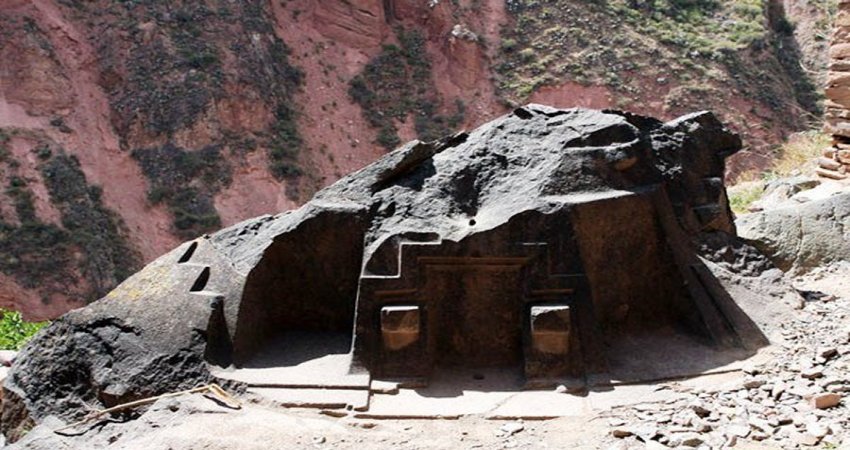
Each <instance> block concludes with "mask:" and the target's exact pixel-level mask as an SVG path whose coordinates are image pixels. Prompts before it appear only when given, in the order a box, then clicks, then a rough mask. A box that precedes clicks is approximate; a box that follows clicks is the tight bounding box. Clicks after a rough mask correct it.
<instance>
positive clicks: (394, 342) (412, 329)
mask: <svg viewBox="0 0 850 450" xmlns="http://www.w3.org/2000/svg"><path fill="white" fill-rule="evenodd" d="M419 321H420V318H419V307H418V306H414V305H403V306H384V307H383V308H381V337H382V339H383V341H384V348H386V349H387V350H401V349H403V348H405V347H407V346H409V345H411V344H413V343H414V342H416V341H418V340H419Z"/></svg>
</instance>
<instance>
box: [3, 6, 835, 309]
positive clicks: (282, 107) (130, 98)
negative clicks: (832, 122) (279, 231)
mask: <svg viewBox="0 0 850 450" xmlns="http://www.w3.org/2000/svg"><path fill="white" fill-rule="evenodd" d="M828 5H829V2H827V1H825V0H785V1H784V3H783V1H780V0H733V1H716V0H609V1H607V2H592V1H587V0H381V1H379V0H327V1H325V0H323V1H321V2H317V1H311V0H280V1H274V2H266V1H261V0H245V1H240V2H232V1H225V0H206V1H200V2H198V1H192V2H190V1H168V2H166V1H161V0H120V1H115V0H88V1H84V0H0V184H2V189H0V307H6V308H15V309H23V310H24V311H25V312H26V313H27V315H28V316H29V317H30V318H36V319H40V318H46V317H52V316H55V315H57V314H59V313H61V312H64V311H66V310H67V309H69V308H70V307H73V306H75V305H81V304H83V303H85V302H87V301H90V300H92V299H94V298H96V297H99V296H101V295H102V294H103V293H105V292H107V291H108V290H109V289H110V288H111V287H113V286H114V285H115V284H116V283H117V282H119V281H120V280H122V279H123V278H124V277H125V276H126V275H127V274H129V273H131V272H132V271H133V270H135V269H137V268H138V267H140V265H141V264H142V263H144V262H146V261H149V260H151V259H153V258H154V257H155V256H157V255H159V254H161V253H163V252H164V251H166V250H167V249H169V248H172V247H174V246H175V245H176V244H177V243H178V242H180V241H181V240H184V239H187V238H190V237H193V236H196V235H199V234H203V233H206V232H209V231H212V230H214V229H217V228H219V227H221V226H223V225H229V224H233V223H235V222H238V221H240V220H242V219H245V218H248V217H252V216H256V215H260V214H264V213H275V212H278V211H282V210H286V209H291V208H293V207H295V206H297V205H298V204H299V203H300V202H301V201H302V200H304V199H306V198H307V197H309V195H310V194H311V193H312V192H314V191H315V190H316V189H317V188H318V187H321V186H324V185H327V184H329V183H330V182H332V181H334V180H336V179H337V178H339V177H340V176H341V175H342V174H344V173H347V172H349V171H351V170H353V169H356V168H359V167H361V166H363V165H365V164H366V163H368V162H370V161H372V160H374V159H375V158H376V157H378V156H379V155H381V154H383V153H385V152H386V151H387V150H388V149H391V148H393V147H394V146H395V145H397V144H398V143H399V142H403V141H406V140H408V139H412V138H417V137H418V138H420V139H433V138H436V137H438V136H442V135H444V134H446V133H448V132H450V131H452V130H455V129H458V128H469V127H472V126H474V125H477V124H480V123H483V122H484V121H485V120H487V119H490V118H493V117H495V116H497V115H499V114H501V113H503V112H505V111H506V110H508V109H509V108H511V107H512V106H514V105H516V104H521V103H525V102H527V101H534V102H539V103H548V104H552V105H554V106H559V107H569V106H592V107H616V108H625V109H630V110H634V111H636V112H640V113H646V114H651V115H655V116H658V117H661V118H672V117H674V116H676V115H679V114H680V113H683V112H687V111H690V110H696V109H706V108H710V109H714V110H716V111H717V112H718V113H719V115H720V116H721V117H722V118H723V120H724V121H725V122H727V123H730V124H731V125H732V126H733V127H734V128H736V129H737V130H738V131H740V132H742V133H743V134H744V136H745V141H746V143H747V145H748V147H747V149H746V150H745V151H744V152H742V154H741V155H739V156H738V157H737V159H735V160H734V161H733V163H732V167H731V171H730V174H731V175H734V174H737V173H740V172H741V171H744V170H747V169H751V168H759V167H763V166H765V165H766V164H767V163H768V162H769V160H770V154H771V150H772V147H773V145H775V144H776V143H778V142H780V141H781V140H782V139H783V138H784V136H785V135H786V134H787V133H790V132H792V131H797V130H800V129H803V128H806V127H807V125H808V124H809V123H810V122H811V121H812V120H813V119H814V118H816V117H817V116H818V114H819V108H818V95H817V89H816V86H817V83H818V76H819V73H820V71H821V70H822V66H823V65H824V63H823V60H824V59H823V58H821V55H822V53H823V47H824V45H825V43H826V34H827V30H828V28H829V17H830V11H829V6H828Z"/></svg>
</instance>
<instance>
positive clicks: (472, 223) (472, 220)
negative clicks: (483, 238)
mask: <svg viewBox="0 0 850 450" xmlns="http://www.w3.org/2000/svg"><path fill="white" fill-rule="evenodd" d="M475 223H476V222H475V219H470V220H469V226H471V227H474V226H475Z"/></svg>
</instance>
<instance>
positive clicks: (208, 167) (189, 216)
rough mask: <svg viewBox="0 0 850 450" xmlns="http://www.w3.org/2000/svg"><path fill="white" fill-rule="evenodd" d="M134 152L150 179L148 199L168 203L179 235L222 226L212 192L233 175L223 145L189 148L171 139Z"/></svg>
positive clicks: (194, 233)
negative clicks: (224, 154)
mask: <svg viewBox="0 0 850 450" xmlns="http://www.w3.org/2000/svg"><path fill="white" fill-rule="evenodd" d="M132 155H133V158H135V159H136V160H137V161H138V162H139V164H140V165H141V167H142V172H143V173H144V174H145V176H146V177H147V179H148V181H149V183H150V189H149V191H148V201H150V202H151V203H153V204H158V203H165V204H166V205H167V206H168V209H169V210H170V211H171V213H172V215H173V216H174V231H175V233H176V234H177V235H178V236H180V237H182V238H184V239H191V238H194V237H197V236H198V235H200V234H203V233H206V232H209V231H212V230H215V229H216V228H218V227H220V226H221V219H220V218H219V216H218V212H217V211H216V209H215V205H214V204H213V196H214V195H215V194H216V193H217V192H218V191H219V190H221V189H222V188H223V187H225V186H228V185H229V184H230V182H231V176H232V175H231V172H232V169H231V167H230V165H229V164H228V163H227V162H226V160H225V159H224V158H223V157H222V155H221V147H219V146H209V147H205V148H203V149H200V150H195V151H188V150H185V149H182V148H179V147H177V146H175V145H173V144H170V143H169V144H166V145H164V146H162V147H155V148H149V149H137V150H134V151H133V153H132Z"/></svg>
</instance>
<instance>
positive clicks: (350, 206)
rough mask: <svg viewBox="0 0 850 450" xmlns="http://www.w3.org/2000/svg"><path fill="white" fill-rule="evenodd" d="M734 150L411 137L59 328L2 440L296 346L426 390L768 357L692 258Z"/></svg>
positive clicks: (663, 132)
mask: <svg viewBox="0 0 850 450" xmlns="http://www.w3.org/2000/svg"><path fill="white" fill-rule="evenodd" d="M740 145H741V143H740V140H739V139H738V137H737V136H735V135H734V134H732V133H730V132H728V131H727V130H726V129H725V128H724V127H723V126H722V125H721V124H720V123H719V122H718V121H717V119H716V118H715V117H714V116H713V115H712V114H711V113H707V112H703V113H697V114H692V115H688V116H685V117H682V118H680V119H677V120H674V121H672V122H668V123H662V122H659V121H656V120H654V119H651V118H646V117H640V116H635V115H631V114H627V113H621V112H616V111H592V110H585V109H571V110H557V109H553V108H548V107H545V106H540V105H529V106H526V107H524V108H521V109H518V110H516V111H515V112H514V113H512V114H510V115H507V116H505V117H502V118H500V119H497V120H495V121H493V122H491V123H489V124H486V125H484V126H482V127H480V128H479V129H477V130H475V131H473V132H471V133H469V134H466V133H462V134H459V135H456V136H452V137H450V138H447V139H445V140H443V141H439V142H433V143H422V142H411V143H409V144H407V145H405V146H403V147H401V148H399V149H398V150H396V151H394V152H392V153H390V154H389V155H387V156H386V157H384V158H382V159H381V160H379V161H377V162H375V163H373V164H371V165H369V166H367V167H365V168H364V169H362V170H360V171H358V172H356V173H354V174H351V175H350V176H348V177H346V178H344V179H342V180H340V181H339V182H337V183H335V184H334V185H332V186H330V187H328V188H326V189H324V190H323V191H321V192H319V193H318V194H317V195H316V196H315V198H314V199H313V200H312V201H310V202H309V203H307V204H306V205H304V206H303V207H301V208H300V209H298V210H295V211H289V212H286V213H283V214H280V215H277V216H273V217H272V216H266V217H259V218H256V219H252V220H249V221H246V222H243V223H241V224H238V225H235V226H233V227H231V228H228V229H225V230H222V231H220V232H218V233H216V234H214V235H212V236H206V237H203V238H199V239H197V240H195V241H193V242H190V243H186V244H184V245H183V246H181V247H179V248H177V249H176V250H174V251H172V252H171V253H169V254H167V255H165V256H163V257H161V258H160V259H158V260H156V261H155V262H153V263H151V264H150V265H149V266H147V267H146V268H145V269H143V270H142V271H141V272H139V273H138V274H136V275H135V276H133V277H132V278H130V279H128V280H127V281H126V282H125V283H123V284H122V285H121V286H119V287H118V288H117V289H116V290H115V291H113V292H112V293H110V294H109V295H108V296H107V297H106V298H104V299H102V300H100V301H98V302H96V303H94V304H92V305H90V306H89V307H86V308H84V309H81V310H77V311H73V312H71V313H69V314H67V315H66V316H64V317H63V318H61V319H60V320H58V321H56V322H55V323H54V324H53V325H51V326H50V327H48V328H47V329H46V330H44V331H43V332H42V333H41V334H40V335H39V336H38V337H37V338H36V339H34V340H33V341H32V342H31V343H30V344H29V345H28V346H27V347H26V349H25V350H24V351H23V352H22V353H21V355H20V356H19V357H18V360H17V362H16V363H15V365H14V367H13V369H12V371H11V374H10V376H9V377H8V379H7V381H6V383H5V386H4V393H5V395H4V409H3V422H2V428H3V431H4V433H6V434H7V436H10V437H11V438H13V439H14V438H15V437H16V436H17V433H18V431H19V430H20V429H21V427H22V426H24V425H25V423H26V421H27V420H30V419H31V420H34V421H39V420H41V419H43V418H44V417H46V416H47V415H49V414H54V415H58V416H60V417H62V418H65V419H70V418H73V417H76V416H79V415H81V414H83V413H84V408H83V405H84V404H86V403H88V404H97V403H102V404H104V405H111V404H116V403H119V402H123V401H127V400H130V399H135V398H141V397H146V396H149V395H155V394H159V393H163V392H168V391H172V390H176V389H179V388H181V387H186V386H191V385H194V384H197V383H202V382H207V381H209V380H210V379H211V378H212V377H211V375H210V371H209V370H208V367H209V365H210V364H216V365H220V366H227V365H230V364H235V365H237V366H239V365H241V364H242V363H244V362H246V361H248V360H249V359H250V358H251V357H252V356H253V355H255V354H256V352H257V351H258V350H260V349H262V348H263V345H264V344H266V343H267V342H269V340H270V339H272V338H273V337H274V336H275V335H276V334H278V333H281V332H284V331H292V330H298V331H322V332H344V333H348V334H349V335H351V336H352V342H353V343H352V351H353V356H354V363H353V366H352V370H368V371H371V372H373V373H374V374H401V375H407V376H422V377H427V376H428V371H429V370H430V368H431V367H433V366H434V365H436V364H458V363H460V364H465V365H478V364H480V365H492V364H518V365H521V366H522V367H524V370H525V375H526V377H527V378H529V379H536V378H540V377H543V378H545V377H549V376H565V375H570V376H583V375H584V374H586V373H590V372H593V373H599V372H604V371H605V370H606V359H605V358H606V357H605V349H606V348H608V347H610V346H611V344H612V343H615V342H616V341H617V336H620V335H622V334H624V333H629V332H631V331H641V332H643V331H652V330H655V329H660V328H664V327H667V328H669V327H676V328H682V329H687V330H689V332H692V333H693V334H694V335H696V336H699V337H702V338H704V339H708V340H710V341H713V342H715V343H717V344H719V345H727V346H743V347H747V348H751V347H753V346H757V345H760V344H762V343H763V342H764V338H763V336H761V335H760V333H759V332H758V330H757V329H754V328H753V326H752V323H750V322H748V320H747V318H746V317H745V316H743V315H742V314H741V313H740V311H739V310H737V309H736V308H735V305H734V303H733V302H731V300H730V299H729V298H728V295H725V292H724V291H723V290H722V288H720V287H719V284H718V283H717V282H716V280H714V279H713V277H712V276H711V273H710V271H708V270H707V269H705V267H704V266H703V265H702V264H701V263H700V260H699V258H698V257H697V252H696V248H697V245H696V244H695V242H696V241H697V238H698V237H700V236H701V235H703V234H704V233H709V232H710V233H714V234H715V237H714V238H712V239H713V240H717V239H718V238H717V237H716V236H717V235H720V236H723V235H725V236H729V235H732V234H734V225H733V222H732V219H731V213H730V211H729V208H728V206H727V201H726V193H725V189H724V186H723V171H724V158H725V157H726V156H728V155H730V154H732V153H734V152H735V151H737V150H738V149H739V148H740ZM719 239H721V240H722V237H721V238H719ZM447 299H453V300H452V301H449V300H447ZM532 310H533V311H532ZM537 318H542V319H540V320H537ZM543 319H545V320H543ZM382 320H383V322H382ZM529 320H532V322H529ZM417 321H418V322H417ZM382 333H384V338H383V341H382V337H381V336H382ZM390 341H391V342H393V343H394V344H393V345H392V346H391V347H392V348H389V349H388V348H385V347H384V346H382V344H381V342H390ZM606 346H608V347H606ZM636 357H639V355H638V356H636ZM400 362H403V364H400Z"/></svg>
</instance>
